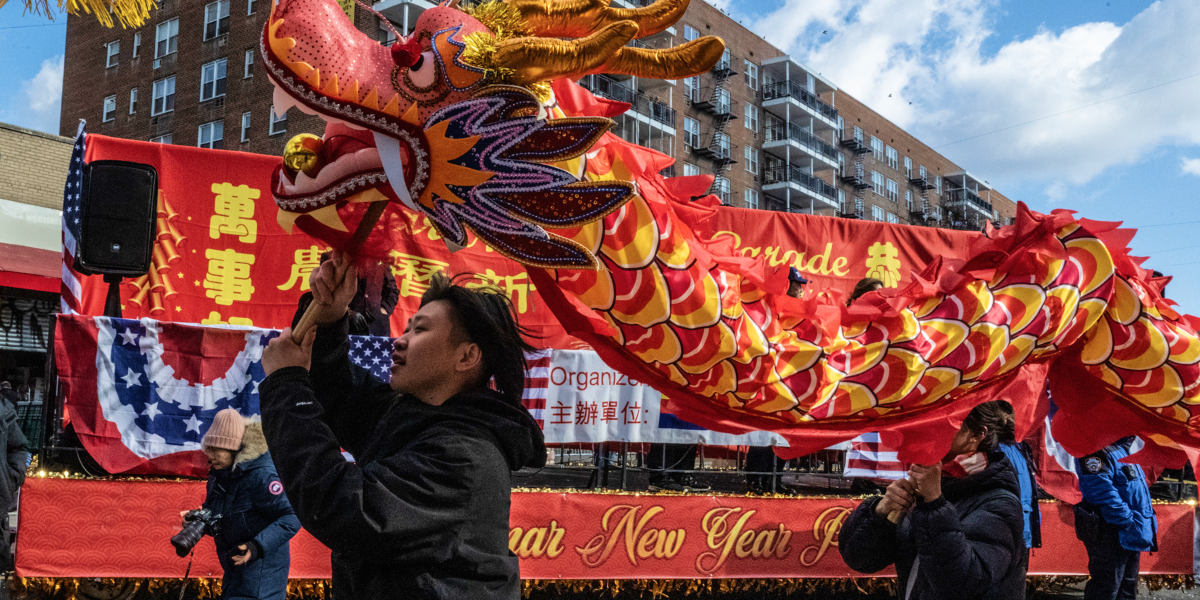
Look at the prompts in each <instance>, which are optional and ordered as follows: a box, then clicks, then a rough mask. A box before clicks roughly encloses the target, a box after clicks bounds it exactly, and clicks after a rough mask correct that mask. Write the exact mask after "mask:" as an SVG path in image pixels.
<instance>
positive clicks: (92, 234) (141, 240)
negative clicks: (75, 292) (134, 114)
mask: <svg viewBox="0 0 1200 600" xmlns="http://www.w3.org/2000/svg"><path fill="white" fill-rule="evenodd" d="M81 204H82V205H83V206H82V208H83V210H82V212H83V217H82V220H83V223H82V227H81V232H80V239H79V245H78V248H77V249H76V252H75V265H76V269H77V270H78V271H79V272H81V273H84V274H87V275H97V274H104V275H118V276H121V277H141V276H142V275H145V274H146V272H147V271H148V270H149V269H150V258H151V256H152V255H153V251H154V238H155V236H156V235H157V233H156V230H157V226H158V171H156V170H155V169H154V167H152V166H150V165H146V164H142V163H135V162H126V161H120V160H96V161H92V162H90V163H88V165H87V167H85V168H84V171H83V198H81Z"/></svg>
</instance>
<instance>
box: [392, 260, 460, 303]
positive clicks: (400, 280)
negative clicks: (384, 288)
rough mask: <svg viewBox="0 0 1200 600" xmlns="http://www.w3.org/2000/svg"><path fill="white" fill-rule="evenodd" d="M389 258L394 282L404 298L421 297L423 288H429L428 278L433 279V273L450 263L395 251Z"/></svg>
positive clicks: (440, 270) (423, 291)
mask: <svg viewBox="0 0 1200 600" xmlns="http://www.w3.org/2000/svg"><path fill="white" fill-rule="evenodd" d="M391 259H392V274H393V275H395V276H396V283H397V284H398V285H399V287H400V296H401V297H404V298H408V297H410V296H416V297H418V298H419V297H421V295H423V294H424V293H425V290H428V289H429V280H430V279H433V276H434V274H435V273H440V272H442V271H445V270H446V269H448V268H449V267H450V263H445V262H442V261H440V260H431V259H428V258H425V257H422V256H413V255H411V254H402V253H400V252H395V251H393V252H392V253H391Z"/></svg>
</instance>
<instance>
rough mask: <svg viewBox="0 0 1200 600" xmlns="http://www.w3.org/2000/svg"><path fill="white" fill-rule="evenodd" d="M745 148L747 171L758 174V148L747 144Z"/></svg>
mask: <svg viewBox="0 0 1200 600" xmlns="http://www.w3.org/2000/svg"><path fill="white" fill-rule="evenodd" d="M743 150H744V152H743V154H745V159H746V171H747V172H750V173H754V174H755V175H758V148H754V147H751V146H746V147H745V148H743Z"/></svg>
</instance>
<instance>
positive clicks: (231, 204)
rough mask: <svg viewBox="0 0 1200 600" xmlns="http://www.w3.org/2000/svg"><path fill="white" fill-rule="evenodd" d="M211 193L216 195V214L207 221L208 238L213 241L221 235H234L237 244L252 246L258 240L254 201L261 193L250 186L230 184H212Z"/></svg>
mask: <svg viewBox="0 0 1200 600" xmlns="http://www.w3.org/2000/svg"><path fill="white" fill-rule="evenodd" d="M212 191H213V193H214V194H216V195H217V199H216V201H214V202H213V212H215V213H216V214H215V215H213V217H212V218H211V219H209V221H208V237H210V238H212V239H214V240H215V239H217V238H219V237H221V235H222V234H229V235H236V236H238V241H239V242H243V243H246V244H253V243H254V241H255V240H257V239H258V222H257V221H255V220H254V201H255V200H257V199H258V197H259V196H260V195H262V193H261V192H260V191H259V190H256V189H254V188H252V187H250V186H246V185H238V186H235V185H233V184H232V183H214V184H213V185H212Z"/></svg>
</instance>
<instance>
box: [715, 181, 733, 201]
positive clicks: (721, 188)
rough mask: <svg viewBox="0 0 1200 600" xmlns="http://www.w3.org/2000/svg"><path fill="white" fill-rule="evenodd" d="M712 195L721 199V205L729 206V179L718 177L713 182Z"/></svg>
mask: <svg viewBox="0 0 1200 600" xmlns="http://www.w3.org/2000/svg"><path fill="white" fill-rule="evenodd" d="M713 193H715V194H716V195H717V197H718V198H720V199H721V204H729V179H728V178H726V177H721V176H720V175H718V176H717V178H716V179H714V180H713Z"/></svg>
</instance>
